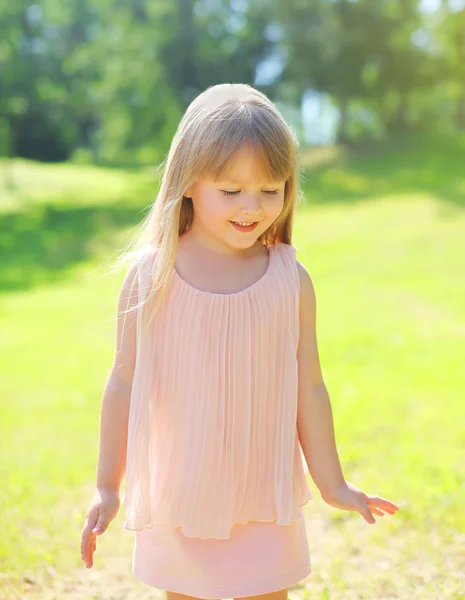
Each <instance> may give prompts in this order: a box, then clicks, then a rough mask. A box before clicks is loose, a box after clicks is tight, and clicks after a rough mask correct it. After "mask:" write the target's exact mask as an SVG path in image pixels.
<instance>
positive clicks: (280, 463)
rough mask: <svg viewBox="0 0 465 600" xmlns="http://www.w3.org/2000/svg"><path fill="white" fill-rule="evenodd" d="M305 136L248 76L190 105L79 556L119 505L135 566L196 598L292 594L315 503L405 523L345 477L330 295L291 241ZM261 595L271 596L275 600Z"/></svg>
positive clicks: (153, 229)
mask: <svg viewBox="0 0 465 600" xmlns="http://www.w3.org/2000/svg"><path fill="white" fill-rule="evenodd" d="M297 163H298V142H297V141H296V139H295V137H294V135H293V132H292V130H291V129H290V127H289V126H288V125H287V123H286V122H285V120H284V119H283V117H282V116H281V115H280V113H279V112H278V111H277V109H276V108H275V106H274V105H273V104H272V103H271V102H270V100H269V99H268V98H267V97H266V96H265V95H264V94H263V93H261V92H259V91H257V90H256V89H254V88H253V87H251V86H249V85H245V84H221V85H216V86H213V87H210V88H208V89H207V90H206V91H204V92H203V93H202V94H200V95H199V96H198V97H197V98H196V99H195V100H194V101H193V102H192V103H191V104H190V106H189V107H188V108H187V110H186V112H185V114H184V116H183V118H182V120H181V123H180V125H179V127H178V130H177V132H176V134H175V136H174V139H173V142H172V145H171V149H170V151H169V154H168V157H167V161H166V166H165V171H164V175H163V178H162V182H161V187H160V191H159V194H158V197H157V199H156V201H155V202H154V205H153V207H152V209H151V211H150V213H149V214H148V216H147V218H146V220H145V222H144V224H143V229H142V232H141V234H140V235H139V236H138V237H137V238H136V242H137V246H138V247H137V248H136V249H135V250H134V251H133V252H129V253H125V254H124V256H123V258H126V257H127V256H129V257H130V260H131V266H130V268H129V269H128V271H127V274H126V277H125V279H124V282H123V285H122V288H121V291H120V296H119V302H118V325H117V347H116V352H115V357H114V363H113V365H112V368H111V372H110V375H109V378H108V381H107V385H106V387H105V391H104V395H103V400H102V409H101V424H100V445H99V457H98V469H97V482H96V490H95V494H94V496H93V498H92V500H91V503H90V505H89V508H88V510H87V514H86V520H85V524H84V527H83V529H82V539H81V556H82V559H83V560H84V561H85V563H86V566H87V567H88V568H90V567H91V566H92V564H93V553H94V552H95V550H96V535H101V534H102V533H103V532H105V531H106V529H107V528H108V525H109V523H110V522H111V521H112V520H113V519H114V518H115V516H116V514H117V513H118V510H119V508H120V484H121V481H122V479H123V476H124V474H125V475H126V487H125V493H124V498H123V503H124V504H125V509H126V520H125V524H124V526H125V528H127V529H129V530H134V532H135V534H134V536H135V545H134V555H133V565H132V568H133V573H134V575H135V577H136V578H138V579H139V580H141V581H143V582H144V583H146V584H147V585H149V586H153V587H155V588H159V589H162V590H165V592H166V597H167V600H178V599H179V598H181V597H185V596H193V597H197V598H242V597H250V596H256V595H263V594H266V595H267V599H268V597H269V599H268V600H283V599H285V598H287V590H288V588H289V586H292V585H294V584H296V583H297V582H299V581H300V580H301V579H303V578H304V577H306V576H307V575H308V574H309V573H310V572H311V566H310V556H309V550H308V542H307V536H306V529H305V518H304V513H303V508H302V507H303V506H304V505H305V504H306V503H307V502H308V501H309V500H310V499H311V498H313V496H312V494H311V493H310V490H309V488H308V486H307V480H306V473H307V469H305V467H304V463H306V466H307V467H308V471H309V472H310V474H311V477H312V479H313V481H314V483H315V485H316V486H317V487H318V490H319V492H320V495H321V497H322V498H323V499H324V501H325V502H327V503H328V504H329V505H331V506H333V507H335V508H339V509H341V510H350V511H357V512H359V513H360V514H361V516H362V517H363V518H364V519H365V520H366V521H367V522H368V523H374V522H375V520H374V518H373V514H376V515H379V516H383V515H384V514H385V513H389V514H394V513H395V512H396V511H397V510H398V508H399V507H398V506H397V505H396V504H394V503H393V502H391V501H389V500H387V499H385V498H382V497H379V496H375V495H372V494H367V493H365V492H363V491H362V490H361V489H359V488H358V487H356V486H355V485H353V484H352V483H350V482H348V481H347V480H346V479H345V478H344V476H343V473H342V470H341V466H340V463H339V459H338V454H337V450H336V445H335V439H334V437H335V436H334V428H333V421H332V412H331V405H330V400H329V397H328V392H327V390H326V387H325V384H324V381H323V377H322V373H321V369H320V362H319V357H318V349H317V341H316V332H315V322H316V310H315V293H314V287H313V283H312V279H311V277H310V275H309V273H308V272H307V270H306V268H305V267H304V266H303V265H302V264H301V263H300V262H299V261H297V260H296V251H295V248H294V247H293V246H292V245H291V234H292V221H293V216H294V210H295V205H296V201H297V199H298V198H299V196H300V192H299V188H298V164H297ZM262 600H264V599H263V598H262Z"/></svg>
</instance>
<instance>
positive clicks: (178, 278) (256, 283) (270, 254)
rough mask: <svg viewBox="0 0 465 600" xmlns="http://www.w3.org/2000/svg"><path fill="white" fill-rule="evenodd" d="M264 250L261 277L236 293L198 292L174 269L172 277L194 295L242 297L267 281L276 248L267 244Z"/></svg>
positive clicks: (197, 289) (274, 245)
mask: <svg viewBox="0 0 465 600" xmlns="http://www.w3.org/2000/svg"><path fill="white" fill-rule="evenodd" d="M266 248H267V249H268V265H267V267H266V271H265V272H264V273H263V275H262V276H261V277H260V278H259V279H257V280H256V281H254V282H253V283H251V284H250V285H249V286H247V287H246V288H244V289H243V290H239V291H238V292H208V291H205V290H199V288H196V287H195V286H193V285H192V284H190V283H188V282H187V281H186V280H185V279H183V278H182V277H181V275H179V273H178V272H177V271H176V267H173V276H174V278H175V279H176V281H178V282H179V283H180V284H181V285H182V286H184V287H185V288H188V289H190V290H191V291H193V292H194V293H196V294H198V295H201V296H213V297H219V298H232V297H237V296H242V295H244V294H247V293H249V292H251V291H252V290H254V289H255V288H257V287H259V286H260V285H262V284H263V283H264V282H265V281H266V280H267V279H268V277H269V275H270V272H271V267H272V264H273V254H274V250H275V248H276V244H267V245H266Z"/></svg>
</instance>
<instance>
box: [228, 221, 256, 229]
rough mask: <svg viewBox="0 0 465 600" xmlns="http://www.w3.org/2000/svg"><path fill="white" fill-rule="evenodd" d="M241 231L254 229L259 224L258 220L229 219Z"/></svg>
mask: <svg viewBox="0 0 465 600" xmlns="http://www.w3.org/2000/svg"><path fill="white" fill-rule="evenodd" d="M229 222H230V223H231V225H232V226H233V227H235V228H236V229H238V230H239V231H252V230H253V229H255V227H256V226H257V225H258V221H229Z"/></svg>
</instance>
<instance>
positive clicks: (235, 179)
mask: <svg viewBox="0 0 465 600" xmlns="http://www.w3.org/2000/svg"><path fill="white" fill-rule="evenodd" d="M218 181H230V182H231V183H238V184H243V183H246V182H245V181H242V180H241V179H237V178H235V177H223V178H222V179H219V180H218ZM273 183H279V182H278V181H262V182H261V183H259V185H271V184H273Z"/></svg>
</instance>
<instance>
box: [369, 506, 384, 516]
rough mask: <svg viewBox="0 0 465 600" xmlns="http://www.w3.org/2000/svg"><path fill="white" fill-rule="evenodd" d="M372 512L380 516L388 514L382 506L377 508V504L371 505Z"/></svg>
mask: <svg viewBox="0 0 465 600" xmlns="http://www.w3.org/2000/svg"><path fill="white" fill-rule="evenodd" d="M371 512H372V513H374V514H375V515H379V516H380V517H384V515H385V514H386V513H385V512H383V511H382V510H381V509H380V508H377V507H376V506H374V507H373V506H372V507H371Z"/></svg>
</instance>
